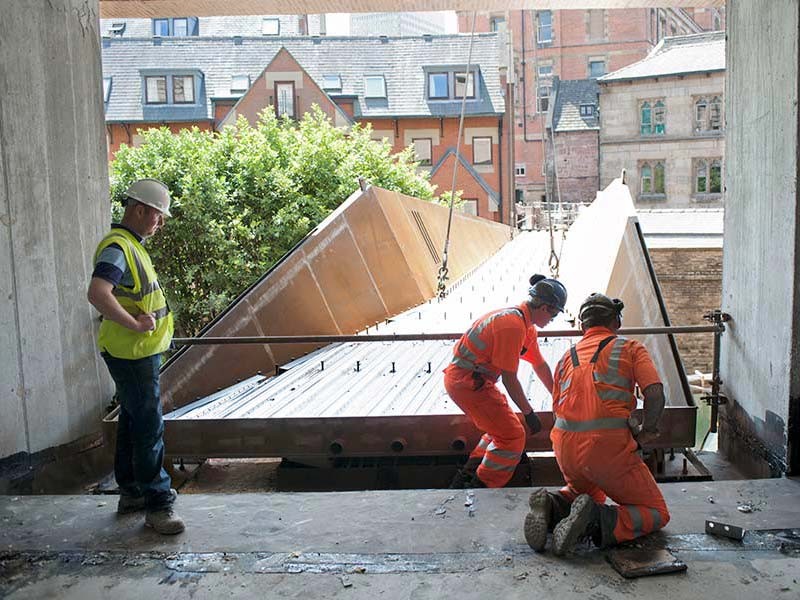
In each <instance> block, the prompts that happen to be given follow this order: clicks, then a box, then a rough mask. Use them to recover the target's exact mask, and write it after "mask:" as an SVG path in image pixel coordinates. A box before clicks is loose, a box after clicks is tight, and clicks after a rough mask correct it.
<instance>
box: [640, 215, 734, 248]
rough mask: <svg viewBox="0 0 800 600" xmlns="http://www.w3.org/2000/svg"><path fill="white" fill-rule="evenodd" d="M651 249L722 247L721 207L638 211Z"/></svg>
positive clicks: (722, 221)
mask: <svg viewBox="0 0 800 600" xmlns="http://www.w3.org/2000/svg"><path fill="white" fill-rule="evenodd" d="M636 214H637V216H638V217H639V224H640V225H641V227H642V234H643V235H644V238H645V241H646V242H647V245H648V247H650V248H721V247H722V232H723V224H724V219H725V210H724V208H662V209H641V208H640V209H637V211H636Z"/></svg>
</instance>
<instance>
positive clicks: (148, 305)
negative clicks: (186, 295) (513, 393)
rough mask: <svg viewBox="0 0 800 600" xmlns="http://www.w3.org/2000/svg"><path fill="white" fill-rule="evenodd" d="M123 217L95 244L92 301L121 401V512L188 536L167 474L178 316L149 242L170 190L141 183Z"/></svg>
mask: <svg viewBox="0 0 800 600" xmlns="http://www.w3.org/2000/svg"><path fill="white" fill-rule="evenodd" d="M124 203H125V214H124V216H123V217H122V221H121V222H120V223H119V224H114V225H112V226H111V231H110V232H109V233H108V234H107V235H106V236H105V237H104V238H103V239H102V241H101V242H100V244H99V245H98V246H97V250H96V251H95V255H94V271H93V272H92V280H91V283H90V284H89V293H88V297H89V302H91V303H92V305H93V306H94V307H95V308H96V309H97V310H98V311H99V312H100V314H101V315H102V317H103V320H102V323H101V325H100V331H99V333H98V339H97V341H98V345H99V347H100V352H101V355H102V357H103V360H105V363H106V365H107V366H108V371H109V373H110V374H111V378H112V379H113V380H114V383H115V384H116V386H117V396H118V398H119V403H120V411H119V422H118V424H117V447H116V451H115V456H114V475H115V477H116V479H117V484H118V485H119V490H120V499H119V503H118V505H117V512H119V513H128V512H134V511H137V510H145V511H146V516H145V525H147V526H149V527H152V528H153V529H155V530H156V531H157V532H159V533H163V534H176V533H180V532H182V531H183V530H184V524H183V521H182V520H181V519H180V517H178V516H177V515H176V514H175V512H174V511H173V504H174V502H175V499H176V497H177V493H176V492H175V490H174V489H172V488H171V481H170V477H169V475H168V474H167V472H166V471H165V470H164V467H163V461H164V420H163V418H162V415H161V397H160V392H159V369H160V367H161V353H162V352H164V351H165V350H166V349H167V348H168V347H169V345H170V342H171V341H172V332H173V322H172V313H171V312H170V310H169V307H168V306H167V302H166V298H165V297H164V292H163V291H162V290H161V286H160V285H159V283H158V277H157V276H156V272H155V269H153V264H152V263H151V261H150V256H149V255H148V253H147V250H145V249H144V242H145V240H146V239H147V238H149V237H150V236H152V235H154V234H155V233H156V232H157V231H158V230H159V229H160V228H161V227H162V226H163V225H164V218H165V217H169V216H171V215H170V212H169V205H170V195H169V190H168V189H167V186H166V185H164V184H163V183H162V182H160V181H157V180H155V179H140V180H139V181H136V182H134V183H133V184H132V185H131V186H130V187H129V188H128V189H127V191H126V192H125V200H124Z"/></svg>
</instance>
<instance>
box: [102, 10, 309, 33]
mask: <svg viewBox="0 0 800 600" xmlns="http://www.w3.org/2000/svg"><path fill="white" fill-rule="evenodd" d="M187 16H190V15H187ZM265 18H275V19H278V20H279V22H280V35H281V36H282V37H283V36H290V35H300V25H299V18H298V16H297V15H246V16H232V17H198V25H199V30H198V35H199V36H201V37H225V36H227V37H230V36H234V35H246V36H260V35H262V31H261V25H262V22H263V20H264V19H265ZM114 23H125V31H124V32H123V34H122V38H147V37H153V20H152V19H100V35H104V36H112V37H113V34H112V33H111V27H112V25H113V24H114Z"/></svg>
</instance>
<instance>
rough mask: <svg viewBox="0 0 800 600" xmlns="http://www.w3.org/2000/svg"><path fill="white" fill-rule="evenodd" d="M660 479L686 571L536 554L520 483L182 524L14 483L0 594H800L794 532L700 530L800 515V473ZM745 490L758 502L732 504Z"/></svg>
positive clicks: (229, 498) (196, 511)
mask: <svg viewBox="0 0 800 600" xmlns="http://www.w3.org/2000/svg"><path fill="white" fill-rule="evenodd" d="M662 489H663V490H664V495H665V497H666V499H667V503H668V505H669V507H670V510H671V512H672V515H673V516H672V520H671V522H670V523H669V525H668V526H667V528H666V529H665V530H664V532H663V533H662V534H657V535H656V536H651V538H650V542H648V543H655V544H660V545H663V546H666V547H667V548H670V549H671V550H672V551H673V553H674V554H676V555H677V556H679V558H681V559H682V560H684V561H685V562H687V563H688V564H689V571H688V573H686V574H681V575H667V576H662V577H660V578H652V579H649V580H631V581H628V580H624V579H623V578H622V577H620V576H619V575H617V574H616V572H614V571H613V570H612V569H611V567H610V566H608V565H607V564H606V563H605V561H604V559H603V556H604V553H603V552H601V551H597V550H589V549H588V548H587V549H582V550H581V551H580V552H579V553H578V555H577V556H574V557H572V558H569V559H565V560H559V559H556V558H554V557H553V556H552V555H550V554H549V553H544V554H536V553H534V552H532V551H531V550H530V549H529V548H528V546H527V545H526V544H525V542H524V539H523V536H522V521H523V519H524V516H525V514H526V512H527V497H528V494H529V492H530V490H529V489H525V488H514V489H500V490H485V489H484V490H475V491H463V490H459V491H449V490H422V491H420V490H406V491H375V492H345V493H295V494H290V493H276V494H230V495H225V494H215V495H203V494H184V495H181V496H180V497H179V500H178V505H177V507H178V508H179V512H180V514H181V515H182V516H183V518H184V519H185V520H186V522H187V525H188V528H187V531H186V532H185V533H184V534H182V535H179V536H176V537H163V536H159V535H157V534H155V533H153V532H152V531H150V530H146V529H144V528H143V526H142V517H141V515H128V516H124V517H117V516H116V514H115V512H114V511H115V508H116V503H115V500H116V498H115V497H113V496H19V497H11V496H6V497H0V523H2V529H0V549H1V550H0V596H4V595H7V596H8V597H10V598H47V597H58V598H81V599H83V598H93V597H112V596H113V597H118V598H138V597H152V596H153V595H154V594H158V596H159V597H164V598H171V597H182V596H185V595H189V594H192V596H193V597H194V598H218V597H219V596H220V595H221V594H222V593H224V594H225V595H226V596H230V597H234V598H238V597H242V598H244V597H253V596H256V595H259V596H264V595H266V596H268V597H294V596H303V597H318V596H323V595H324V596H326V597H331V596H332V597H337V595H339V594H341V595H344V594H348V595H349V597H367V596H369V597H371V598H374V597H376V596H378V595H381V596H382V597H389V598H395V597H397V598H406V597H408V598H411V597H415V598H417V597H419V598H434V597H435V598H442V597H455V596H457V597H458V598H482V597H487V596H489V595H494V594H503V595H505V596H511V597H523V596H525V597H527V598H530V597H531V596H533V597H537V596H539V595H541V596H544V595H547V596H550V595H554V594H558V596H559V597H563V598H573V597H575V598H577V597H578V596H580V597H582V598H586V597H589V598H593V599H595V600H602V599H605V598H615V597H622V595H628V594H631V593H636V594H644V597H648V598H667V597H668V598H670V600H675V599H676V598H683V597H686V598H688V597H692V598H694V597H696V596H697V595H699V594H700V595H708V596H710V597H715V598H752V597H753V596H755V595H756V593H757V594H758V595H761V594H764V593H770V594H775V597H776V598H781V597H786V598H797V597H800V587H798V585H797V582H796V579H797V578H798V575H797V573H798V572H800V571H798V567H800V554H798V553H797V552H796V551H795V550H794V546H791V547H790V548H789V549H788V550H787V548H786V547H784V548H783V552H781V544H780V539H779V538H775V537H774V536H772V535H771V534H769V533H764V534H761V533H756V532H753V533H752V536H754V537H753V539H754V540H755V541H754V542H753V543H745V544H736V543H733V542H728V541H727V540H720V539H717V538H712V537H710V536H706V535H705V534H703V530H704V522H705V519H706V518H715V519H718V520H721V521H725V522H729V523H734V524H737V525H740V526H743V527H745V528H747V529H749V530H757V529H782V528H800V503H798V502H797V499H798V497H800V482H798V481H796V480H792V479H772V480H751V481H727V482H706V483H676V484H665V485H663V486H662ZM709 498H711V500H710V499H709ZM712 500H713V502H712ZM470 502H471V506H466V504H469V503H470ZM744 504H748V505H750V506H751V507H752V509H753V510H752V512H749V513H742V512H740V511H739V510H737V507H738V506H741V505H744ZM745 541H746V542H747V539H746V540H745ZM756 590H758V592H756ZM704 591H705V594H704Z"/></svg>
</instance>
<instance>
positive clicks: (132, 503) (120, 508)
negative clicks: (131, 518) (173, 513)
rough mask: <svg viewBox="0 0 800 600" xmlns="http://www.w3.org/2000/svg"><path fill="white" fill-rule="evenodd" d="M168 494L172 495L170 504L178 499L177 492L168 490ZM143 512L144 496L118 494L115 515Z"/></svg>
mask: <svg viewBox="0 0 800 600" xmlns="http://www.w3.org/2000/svg"><path fill="white" fill-rule="evenodd" d="M169 493H170V494H171V495H172V502H175V500H176V499H177V497H178V492H177V491H176V490H174V489H172V488H170V490H169ZM139 510H144V496H128V495H127V494H120V496H119V502H117V514H118V515H127V514H128V513H132V512H136V511H139Z"/></svg>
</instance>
